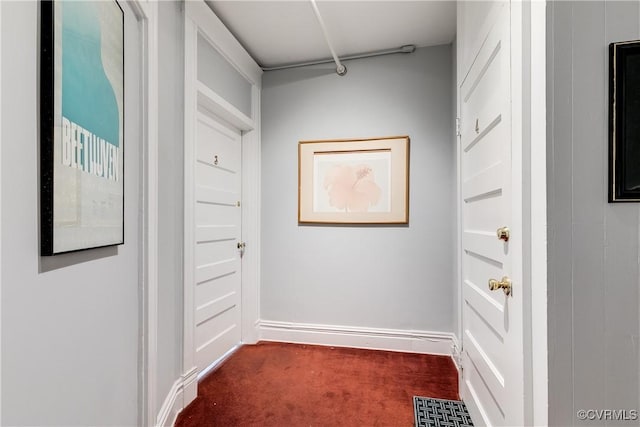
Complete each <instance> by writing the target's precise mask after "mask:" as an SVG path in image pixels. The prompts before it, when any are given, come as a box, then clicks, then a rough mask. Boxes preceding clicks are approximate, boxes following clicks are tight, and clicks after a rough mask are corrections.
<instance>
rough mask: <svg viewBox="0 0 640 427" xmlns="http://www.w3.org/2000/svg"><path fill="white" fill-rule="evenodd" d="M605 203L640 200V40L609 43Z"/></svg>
mask: <svg viewBox="0 0 640 427" xmlns="http://www.w3.org/2000/svg"><path fill="white" fill-rule="evenodd" d="M609 202H640V41H631V42H619V43H611V44H610V45H609Z"/></svg>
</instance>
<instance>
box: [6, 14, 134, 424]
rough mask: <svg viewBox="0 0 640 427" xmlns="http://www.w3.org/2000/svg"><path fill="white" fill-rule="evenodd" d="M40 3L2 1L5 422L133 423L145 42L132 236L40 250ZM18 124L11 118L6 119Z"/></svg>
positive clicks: (128, 188) (128, 196) (130, 91)
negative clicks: (54, 252) (60, 251)
mask: <svg viewBox="0 0 640 427" xmlns="http://www.w3.org/2000/svg"><path fill="white" fill-rule="evenodd" d="M38 5H39V3H38V2H4V3H3V5H2V8H3V10H2V12H3V13H2V22H1V24H0V31H1V32H2V37H1V39H2V46H1V48H0V52H1V55H2V73H1V74H2V82H1V84H2V99H1V102H2V108H1V110H2V115H3V116H2V123H3V127H2V135H1V144H2V146H1V147H2V168H1V169H2V176H1V185H2V191H1V194H2V224H1V226H2V233H1V234H2V242H1V244H2V268H1V270H2V310H1V311H2V420H1V424H2V425H12V426H13V425H38V426H45V425H67V426H71V425H119V426H124V425H136V424H137V423H138V381H139V377H138V363H139V353H138V348H139V344H140V340H139V321H140V319H139V294H140V286H139V269H138V254H139V214H138V212H139V208H140V202H139V200H140V192H139V173H140V170H139V167H138V165H139V160H140V156H139V150H140V145H139V144H140V143H139V141H140V128H139V123H140V120H141V118H140V116H139V114H138V112H139V110H140V98H139V97H140V92H139V90H138V88H139V87H140V85H139V72H140V57H141V52H140V51H139V46H140V40H139V38H138V27H137V24H136V22H135V21H134V19H133V14H132V13H131V11H130V10H129V7H128V6H127V5H126V4H124V9H125V11H126V30H125V34H126V35H127V36H126V37H127V40H126V43H125V45H126V59H125V64H126V65H125V66H126V70H125V84H126V87H125V103H126V123H127V126H126V127H125V132H126V133H125V157H126V160H125V242H126V243H125V244H124V245H122V246H118V247H117V248H116V247H112V248H105V249H96V250H90V251H86V252H79V253H74V254H67V255H60V256H56V257H40V256H39V212H40V209H39V202H38V201H39V192H38V188H39V181H38V176H39V169H38V158H39V151H38V147H39V132H38V123H39V115H38V87H39V77H38V76H39V72H38V65H39V63H38V61H39V49H38V47H39V16H38V7H39V6H38ZM9 124H10V125H9Z"/></svg>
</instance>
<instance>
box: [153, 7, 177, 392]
mask: <svg viewBox="0 0 640 427" xmlns="http://www.w3.org/2000/svg"><path fill="white" fill-rule="evenodd" d="M158 45H159V47H160V55H159V70H158V115H159V117H158V118H159V120H158V170H159V176H158V178H159V179H158V188H159V194H158V205H159V212H158V260H159V262H158V354H157V374H158V377H157V391H156V396H157V397H158V402H157V403H158V405H162V402H163V401H164V399H165V398H166V397H167V395H168V394H169V391H170V389H171V386H172V385H173V383H174V382H175V381H176V380H177V379H178V378H179V377H180V375H181V374H182V345H183V344H182V323H183V320H182V319H183V317H182V316H183V314H182V310H183V302H182V290H183V286H182V277H183V276H182V259H183V258H182V257H183V251H182V249H183V248H182V246H183V244H182V242H183V240H184V236H183V234H184V232H183V230H184V223H183V221H184V214H183V210H184V208H183V198H184V195H183V188H184V178H183V175H184V161H183V153H184V141H183V140H184V129H183V127H184V123H183V122H184V112H183V105H184V13H183V10H182V6H181V4H180V2H177V1H162V2H158Z"/></svg>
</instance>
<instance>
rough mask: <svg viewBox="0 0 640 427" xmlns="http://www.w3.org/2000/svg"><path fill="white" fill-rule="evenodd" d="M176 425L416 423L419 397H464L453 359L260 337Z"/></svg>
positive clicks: (207, 383) (210, 382) (208, 381)
mask: <svg viewBox="0 0 640 427" xmlns="http://www.w3.org/2000/svg"><path fill="white" fill-rule="evenodd" d="M198 387H199V389H198V398H197V399H196V400H195V401H194V402H193V403H192V404H191V405H189V406H188V407H187V408H185V410H184V411H183V412H182V413H181V414H180V416H179V418H178V420H177V422H176V426H177V427H189V426H248V425H260V426H303V425H305V426H308V425H314V426H319V425H322V426H359V425H372V426H374V425H375V426H411V425H413V406H412V398H413V396H414V395H419V396H429V397H436V398H442V399H458V372H457V370H456V368H455V366H454V364H453V361H452V360H451V358H450V357H448V356H434V355H426V354H415V353H411V354H410V353H399V352H389V351H376V350H363V349H353V348H339V347H321V346H312V345H303V344H284V343H273V342H261V343H258V344H257V345H246V346H244V347H242V348H240V349H239V350H238V351H237V352H236V353H235V354H233V355H232V356H231V357H230V358H229V359H228V360H227V361H225V362H224V363H223V364H222V365H221V366H220V367H219V368H218V369H217V370H215V371H214V372H212V373H211V374H209V375H208V376H207V377H205V378H204V379H203V380H202V381H201V382H200V384H199V386H198Z"/></svg>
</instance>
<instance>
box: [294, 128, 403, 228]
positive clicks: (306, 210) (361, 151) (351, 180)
mask: <svg viewBox="0 0 640 427" xmlns="http://www.w3.org/2000/svg"><path fill="white" fill-rule="evenodd" d="M298 176H299V186H298V221H299V222H300V223H343V224H349V223H354V224H385V223H386V224H405V223H407V222H408V219H409V218H408V203H409V192H408V189H409V137H407V136H401V137H387V138H370V139H357V140H354V139H352V140H331V141H300V143H299V149H298Z"/></svg>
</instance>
